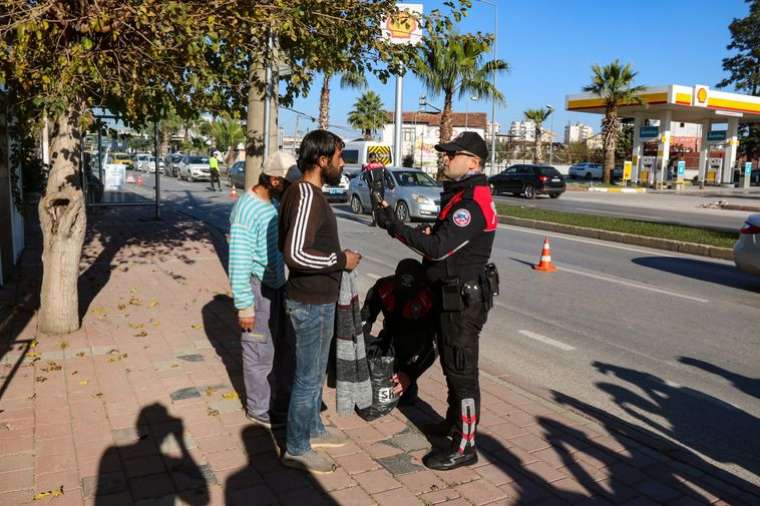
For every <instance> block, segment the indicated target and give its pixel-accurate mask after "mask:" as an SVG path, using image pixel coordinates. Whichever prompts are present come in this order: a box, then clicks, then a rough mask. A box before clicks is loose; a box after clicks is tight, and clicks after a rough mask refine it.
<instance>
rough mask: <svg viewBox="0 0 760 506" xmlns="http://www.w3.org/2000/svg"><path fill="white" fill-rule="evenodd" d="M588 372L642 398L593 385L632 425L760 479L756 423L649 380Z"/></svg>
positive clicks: (631, 373)
mask: <svg viewBox="0 0 760 506" xmlns="http://www.w3.org/2000/svg"><path fill="white" fill-rule="evenodd" d="M593 366H594V367H595V368H596V369H597V370H598V371H599V372H601V373H603V374H609V375H612V376H614V377H615V378H617V379H618V380H622V381H625V382H627V383H629V384H631V385H633V386H635V387H637V388H638V389H639V390H640V391H641V392H643V393H642V394H639V393H637V392H634V391H633V390H631V389H628V388H625V387H623V386H621V385H619V384H614V383H607V382H602V383H598V384H597V385H596V386H597V388H599V389H600V390H602V391H603V392H606V393H607V394H609V395H610V397H611V399H612V401H614V402H615V404H616V405H618V406H619V407H620V408H621V409H623V410H624V411H625V412H626V413H627V414H628V415H629V416H631V417H632V418H634V419H635V420H637V421H639V422H641V423H643V424H644V425H645V426H648V427H650V428H652V429H653V430H654V431H656V432H658V433H660V434H663V435H664V436H665V437H667V438H671V439H672V440H674V441H677V442H678V443H681V444H682V445H684V446H686V447H688V448H690V449H692V450H693V451H694V452H697V453H699V454H701V455H704V456H706V457H707V458H710V459H713V460H715V461H717V462H721V463H723V464H732V465H736V466H739V467H741V468H743V469H744V470H746V471H748V472H750V473H752V474H754V475H756V476H760V457H758V456H760V438H759V437H758V435H760V419H758V418H757V417H755V416H753V415H752V414H750V413H748V412H746V411H743V410H742V409H740V408H738V407H735V406H733V405H731V404H728V403H726V402H724V401H722V400H720V399H717V398H715V397H712V396H710V395H708V394H706V393H703V392H700V391H697V390H694V389H692V388H688V387H683V386H677V385H672V384H669V383H666V382H665V381H664V380H663V379H662V378H659V377H658V376H655V375H653V374H649V373H645V372H640V371H636V370H633V369H629V368H626V367H622V366H617V365H613V364H607V363H603V362H594V363H593ZM662 439H663V441H664V440H665V439H664V438H662ZM685 451H686V450H685ZM758 495H760V493H758Z"/></svg>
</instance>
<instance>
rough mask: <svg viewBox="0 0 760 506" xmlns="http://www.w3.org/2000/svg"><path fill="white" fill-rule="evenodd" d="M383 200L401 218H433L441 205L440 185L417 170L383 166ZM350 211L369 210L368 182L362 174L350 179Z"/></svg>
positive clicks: (402, 219) (403, 219)
mask: <svg viewBox="0 0 760 506" xmlns="http://www.w3.org/2000/svg"><path fill="white" fill-rule="evenodd" d="M384 177H385V200H386V201H387V202H388V204H390V206H391V207H392V208H393V210H394V212H395V213H396V217H397V218H398V219H399V220H401V221H405V222H406V221H410V220H415V219H417V220H433V219H435V217H436V216H438V212H439V211H440V208H441V186H440V185H439V184H438V182H436V181H435V179H433V178H432V177H430V176H428V175H427V174H425V173H424V172H422V171H421V170H419V169H410V168H402V167H391V168H389V169H385V171H384ZM349 193H350V194H351V210H352V211H353V212H354V213H356V214H363V213H369V212H370V207H371V203H370V199H369V185H368V184H367V181H365V180H364V178H363V177H361V176H358V177H354V178H352V179H351V183H350V185H349Z"/></svg>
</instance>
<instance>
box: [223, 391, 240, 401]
mask: <svg viewBox="0 0 760 506" xmlns="http://www.w3.org/2000/svg"><path fill="white" fill-rule="evenodd" d="M222 399H227V400H228V401H231V400H233V399H238V394H237V392H227V393H226V394H222Z"/></svg>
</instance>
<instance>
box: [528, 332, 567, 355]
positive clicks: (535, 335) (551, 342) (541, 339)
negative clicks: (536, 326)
mask: <svg viewBox="0 0 760 506" xmlns="http://www.w3.org/2000/svg"><path fill="white" fill-rule="evenodd" d="M517 332H518V333H520V334H522V335H524V336H525V337H529V338H531V339H535V340H536V341H539V342H542V343H544V344H548V345H550V346H554V347H556V348H559V349H560V350H563V351H573V350H574V349H575V347H573V346H570V345H569V344H565V343H563V342H561V341H557V340H556V339H552V338H551V337H546V336H544V335H541V334H538V333H536V332H531V331H530V330H518V331H517Z"/></svg>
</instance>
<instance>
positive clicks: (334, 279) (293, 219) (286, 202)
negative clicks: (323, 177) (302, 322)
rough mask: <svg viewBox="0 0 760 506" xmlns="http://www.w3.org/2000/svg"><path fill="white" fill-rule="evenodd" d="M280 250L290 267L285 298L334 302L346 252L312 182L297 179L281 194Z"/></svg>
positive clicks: (336, 226)
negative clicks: (296, 181)
mask: <svg viewBox="0 0 760 506" xmlns="http://www.w3.org/2000/svg"><path fill="white" fill-rule="evenodd" d="M280 250H281V251H282V254H283V257H284V258H285V263H286V264H287V266H288V270H289V275H288V298H290V299H293V300H296V301H298V302H302V303H304V304H334V303H335V302H337V300H338V290H339V287H340V278H341V272H342V271H343V269H345V267H346V254H345V253H343V251H342V250H341V247H340V240H339V239H338V222H337V221H336V219H335V214H334V213H333V210H332V208H331V207H330V204H329V203H328V202H327V199H326V198H325V196H324V195H323V194H322V190H321V189H320V188H317V187H316V186H314V185H312V184H311V183H308V182H306V181H299V182H298V183H297V184H294V185H292V186H291V187H290V188H288V189H287V191H286V192H285V195H283V197H282V203H281V205H280Z"/></svg>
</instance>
